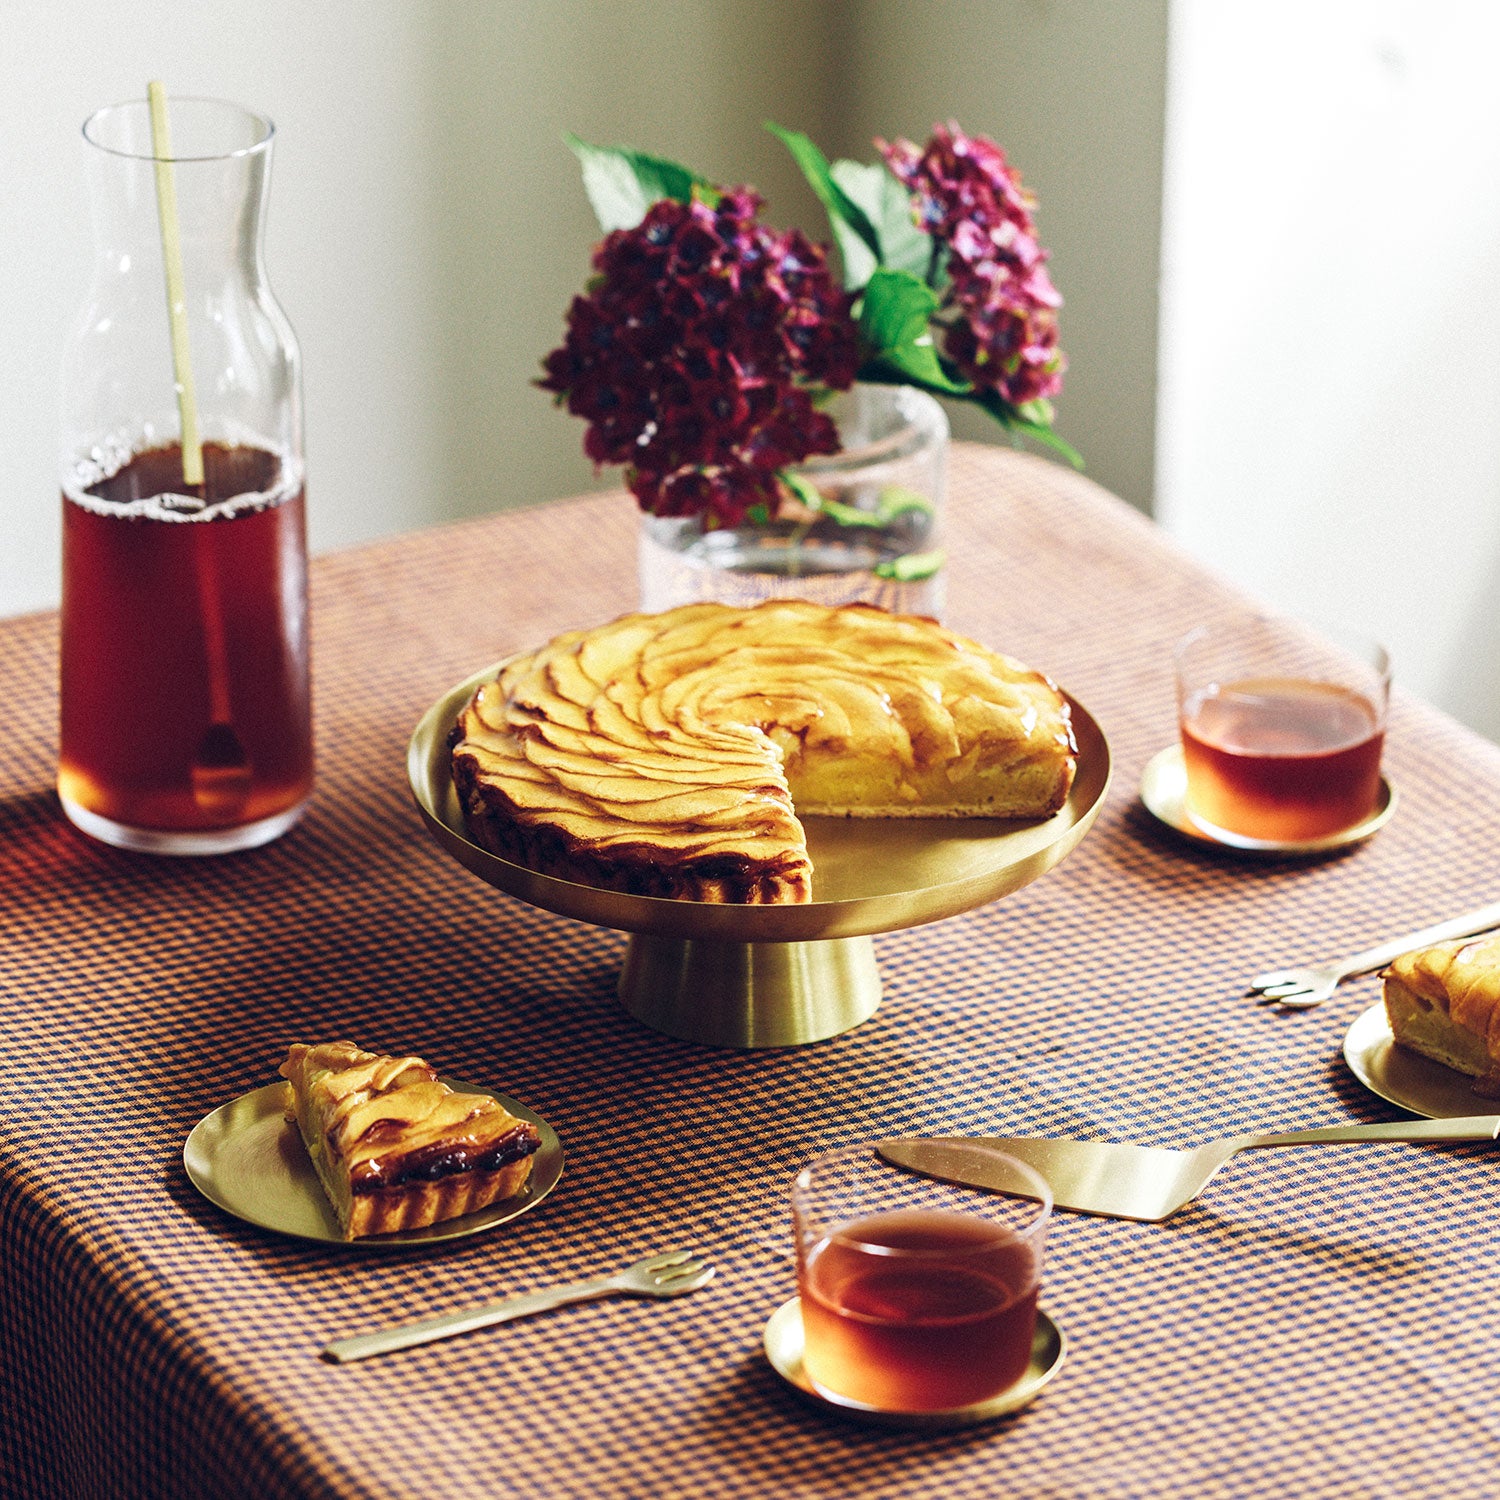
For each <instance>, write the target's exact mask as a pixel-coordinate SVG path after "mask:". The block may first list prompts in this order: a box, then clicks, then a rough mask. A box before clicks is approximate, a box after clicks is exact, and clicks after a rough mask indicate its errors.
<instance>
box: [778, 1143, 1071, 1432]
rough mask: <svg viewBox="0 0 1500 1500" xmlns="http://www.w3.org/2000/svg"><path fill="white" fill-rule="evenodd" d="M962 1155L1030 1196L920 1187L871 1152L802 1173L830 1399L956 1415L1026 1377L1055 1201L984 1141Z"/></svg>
mask: <svg viewBox="0 0 1500 1500" xmlns="http://www.w3.org/2000/svg"><path fill="white" fill-rule="evenodd" d="M956 1149H958V1148H956ZM962 1149H968V1150H972V1151H974V1152H978V1153H983V1154H985V1155H986V1157H987V1158H988V1159H990V1160H991V1161H992V1163H999V1164H1003V1166H1004V1170H1006V1171H1008V1172H1009V1173H1011V1175H1012V1176H1013V1178H1014V1181H1015V1187H1016V1193H1017V1194H1018V1195H1024V1196H997V1195H987V1194H979V1193H975V1192H972V1191H967V1190H964V1189H961V1188H957V1187H954V1186H953V1185H952V1184H949V1183H945V1182H939V1181H937V1180H935V1179H932V1178H925V1177H919V1176H915V1175H913V1174H910V1173H907V1172H903V1171H902V1170H901V1169H899V1168H896V1167H892V1166H890V1165H888V1164H887V1163H885V1162H883V1161H881V1160H880V1158H879V1157H878V1156H876V1154H875V1152H874V1150H873V1149H872V1148H870V1147H863V1146H860V1147H848V1148H844V1149H842V1150H838V1151H832V1152H829V1153H828V1154H827V1155H825V1156H821V1157H819V1158H818V1159H817V1160H816V1161H814V1162H813V1163H811V1165H809V1166H808V1167H806V1168H804V1169H803V1171H802V1172H801V1173H799V1174H798V1176H797V1179H796V1182H795V1184H794V1186H793V1192H792V1212H793V1223H794V1227H795V1231H796V1239H797V1263H798V1279H797V1285H798V1292H799V1295H800V1302H801V1310H802V1328H803V1366H804V1368H805V1369H806V1371H807V1374H808V1378H809V1379H810V1380H811V1381H812V1383H813V1385H814V1387H815V1388H816V1389H818V1390H819V1391H820V1392H822V1393H823V1394H824V1395H825V1396H828V1397H830V1398H832V1399H834V1400H836V1401H845V1402H852V1403H855V1404H856V1405H861V1406H868V1407H873V1408H875V1409H877V1410H881V1411H898V1412H924V1411H952V1410H957V1409H960V1408H963V1407H967V1406H973V1405H977V1404H979V1403H981V1402H984V1401H986V1400H989V1399H990V1398H992V1397H995V1396H998V1395H1000V1394H1001V1393H1002V1392H1004V1391H1006V1390H1008V1389H1009V1388H1010V1387H1011V1386H1013V1385H1014V1384H1015V1383H1016V1382H1017V1381H1018V1380H1019V1379H1020V1378H1021V1377H1022V1376H1023V1375H1024V1374H1025V1373H1026V1370H1027V1367H1028V1365H1029V1364H1030V1361H1031V1346H1032V1340H1033V1335H1034V1333H1035V1329H1036V1316H1037V1292H1038V1289H1039V1287H1040V1284H1041V1272H1042V1251H1043V1245H1044V1241H1045V1238H1046V1227H1047V1222H1048V1219H1049V1217H1050V1213H1051V1193H1050V1191H1049V1190H1048V1188H1047V1185H1046V1182H1045V1181H1044V1180H1043V1179H1042V1178H1041V1177H1040V1176H1039V1175H1038V1174H1037V1173H1036V1172H1034V1171H1033V1170H1032V1169H1031V1168H1030V1167H1027V1166H1025V1165H1024V1164H1023V1163H1021V1162H1018V1161H1015V1160H1013V1159H1012V1158H1009V1157H1005V1156H1003V1155H1002V1153H1000V1152H997V1151H994V1150H992V1149H991V1148H989V1147H986V1146H982V1145H978V1144H975V1145H973V1146H972V1147H967V1146H966V1147H964V1148H962ZM991 1170H992V1171H996V1170H997V1168H996V1167H995V1166H993V1165H992V1167H991Z"/></svg>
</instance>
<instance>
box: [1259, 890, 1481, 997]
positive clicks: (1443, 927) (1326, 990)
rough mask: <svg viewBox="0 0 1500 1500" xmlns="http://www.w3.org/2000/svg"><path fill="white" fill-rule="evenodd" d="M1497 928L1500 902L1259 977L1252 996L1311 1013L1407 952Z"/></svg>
mask: <svg viewBox="0 0 1500 1500" xmlns="http://www.w3.org/2000/svg"><path fill="white" fill-rule="evenodd" d="M1493 927H1500V902H1495V903H1493V904H1491V905H1489V906H1481V907H1479V908H1478V909H1477V910H1476V911H1469V912H1465V913H1464V914H1463V915H1462V916H1458V917H1449V918H1448V919H1447V921H1444V922H1436V923H1434V924H1433V925H1432V926H1431V927H1423V928H1419V929H1418V930H1417V931H1416V932H1408V933H1406V934H1404V935H1403V936H1401V937H1397V938H1388V939H1387V940H1386V941H1385V942H1383V943H1377V944H1376V945H1375V946H1374V947H1373V948H1367V949H1366V950H1365V951H1364V952H1362V953H1356V954H1353V955H1352V956H1351V957H1349V958H1344V959H1339V960H1337V961H1335V962H1334V963H1328V964H1319V965H1317V966H1315V967H1310V968H1302V969H1273V970H1272V971H1271V972H1270V973H1269V974H1257V975H1256V977H1255V978H1254V979H1252V980H1251V981H1250V993H1251V994H1252V995H1259V996H1260V997H1261V999H1262V1000H1265V1001H1267V1002H1269V1003H1271V1004H1274V1005H1281V1006H1285V1007H1286V1008H1287V1009H1288V1010H1311V1009H1312V1007H1313V1006H1315V1005H1321V1004H1322V1003H1323V1002H1324V1001H1325V1000H1329V999H1331V998H1332V997H1333V993H1334V991H1335V990H1336V989H1337V988H1338V987H1339V985H1340V984H1342V983H1343V982H1344V980H1346V979H1351V978H1353V977H1354V976H1355V975H1357V974H1373V973H1374V972H1375V970H1376V969H1382V968H1384V967H1385V966H1386V964H1388V963H1391V962H1392V961H1393V960H1395V959H1397V958H1400V957H1401V955H1402V954H1403V953H1410V952H1412V951H1413V950H1414V949H1417V948H1425V947H1426V946H1428V944H1431V943H1441V942H1445V941H1446V940H1448V939H1449V938H1461V937H1472V936H1473V935H1474V934H1475V933H1479V932H1488V931H1489V930H1490V929H1491V928H1493Z"/></svg>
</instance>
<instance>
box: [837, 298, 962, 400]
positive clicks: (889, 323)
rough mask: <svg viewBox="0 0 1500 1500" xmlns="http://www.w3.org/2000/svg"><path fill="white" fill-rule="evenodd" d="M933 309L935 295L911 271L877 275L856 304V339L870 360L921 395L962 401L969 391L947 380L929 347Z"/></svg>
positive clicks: (862, 373)
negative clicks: (924, 392)
mask: <svg viewBox="0 0 1500 1500" xmlns="http://www.w3.org/2000/svg"><path fill="white" fill-rule="evenodd" d="M937 306H938V295H937V293H936V292H934V291H933V290H932V288H931V287H930V286H928V285H927V283H926V282H925V281H923V280H922V279H921V278H920V277H918V276H915V275H913V274H912V273H911V272H910V271H887V270H880V271H876V273H875V274H874V275H873V276H872V277H871V278H870V283H869V285H868V286H867V287H866V288H865V293H864V297H863V298H862V300H861V302H860V309H859V332H860V337H861V338H862V339H863V341H864V343H865V347H866V348H867V349H868V351H869V355H868V359H869V361H870V362H871V363H873V364H874V365H877V366H880V367H883V368H884V369H885V370H886V371H887V372H889V373H890V374H894V375H896V376H898V377H899V378H900V379H901V380H903V381H909V382H911V383H913V384H916V385H920V386H922V387H923V388H924V389H925V390H929V391H938V392H940V393H942V394H943V395H949V396H965V395H967V394H968V393H969V392H970V390H972V387H971V386H970V385H969V384H968V383H967V382H961V381H955V380H953V379H951V378H950V377H949V376H948V374H947V373H946V372H945V371H944V369H943V366H942V363H941V362H940V361H939V359H938V355H937V350H936V348H935V347H934V346H933V342H932V331H931V327H930V322H931V318H932V315H933V313H934V312H936V311H937ZM865 373H866V372H865V371H864V370H861V371H860V374H861V376H863V375H865Z"/></svg>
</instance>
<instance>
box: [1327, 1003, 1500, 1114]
mask: <svg viewBox="0 0 1500 1500" xmlns="http://www.w3.org/2000/svg"><path fill="white" fill-rule="evenodd" d="M1344 1061H1345V1062H1346V1063H1348V1064H1349V1071H1350V1072H1352V1073H1353V1074H1354V1076H1355V1077H1356V1078H1357V1079H1359V1081H1360V1082H1361V1083H1362V1084H1364V1086H1365V1087H1366V1088H1367V1089H1369V1091H1370V1092H1371V1093H1372V1094H1374V1095H1375V1096H1376V1098H1378V1099H1384V1100H1385V1101H1386V1102H1387V1103H1389V1104H1394V1105H1396V1106H1397V1107H1398V1108H1400V1109H1404V1110H1407V1111H1409V1112H1410V1113H1411V1114H1414V1115H1425V1116H1426V1117H1427V1118H1428V1119H1429V1120H1459V1119H1462V1118H1463V1117H1464V1116H1465V1115H1472V1114H1474V1113H1475V1112H1476V1111H1477V1110H1479V1109H1483V1108H1484V1107H1485V1106H1486V1105H1489V1106H1491V1107H1493V1105H1494V1100H1492V1099H1486V1098H1484V1097H1482V1096H1481V1095H1479V1094H1476V1093H1475V1092H1474V1087H1473V1085H1474V1080H1473V1079H1472V1078H1470V1077H1469V1075H1468V1074H1467V1073H1460V1072H1459V1071H1458V1070H1457V1069H1456V1068H1445V1067H1444V1066H1443V1065H1442V1063H1440V1062H1434V1061H1433V1060H1432V1059H1431V1058H1430V1057H1423V1056H1421V1055H1420V1054H1419V1053H1416V1052H1408V1051H1407V1050H1406V1048H1405V1047H1398V1046H1397V1045H1396V1039H1395V1037H1393V1036H1392V1035H1391V1024H1390V1021H1389V1020H1388V1019H1387V1018H1386V1013H1385V1005H1384V1003H1383V1002H1381V1001H1376V1003H1375V1004H1374V1005H1372V1006H1371V1007H1370V1008H1369V1009H1368V1010H1366V1011H1364V1012H1363V1013H1362V1014H1360V1015H1359V1016H1358V1017H1356V1018H1355V1021H1354V1023H1353V1024H1352V1025H1351V1026H1350V1027H1349V1030H1348V1031H1347V1032H1345V1033H1344Z"/></svg>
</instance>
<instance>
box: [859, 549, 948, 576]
mask: <svg viewBox="0 0 1500 1500" xmlns="http://www.w3.org/2000/svg"><path fill="white" fill-rule="evenodd" d="M947 560H948V554H947V553H946V552H944V551H942V550H941V549H940V550H938V551H936V552H908V553H906V554H905V555H904V556H902V557H893V558H891V559H890V560H889V561H886V562H878V563H876V564H875V576H876V577H877V578H891V579H894V580H895V581H896V582H897V583H921V582H922V581H923V580H924V579H927V578H931V577H932V575H933V574H934V573H936V572H937V570H938V569H939V568H941V567H942V565H943V564H944V563H945V562H946V561H947Z"/></svg>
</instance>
